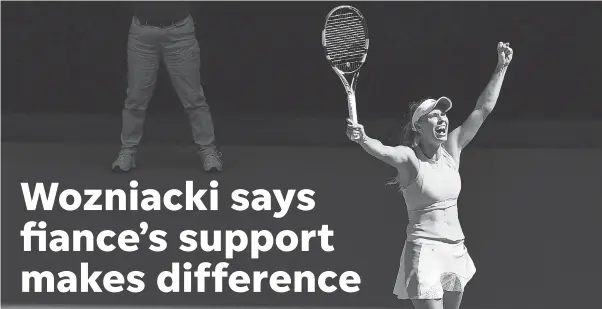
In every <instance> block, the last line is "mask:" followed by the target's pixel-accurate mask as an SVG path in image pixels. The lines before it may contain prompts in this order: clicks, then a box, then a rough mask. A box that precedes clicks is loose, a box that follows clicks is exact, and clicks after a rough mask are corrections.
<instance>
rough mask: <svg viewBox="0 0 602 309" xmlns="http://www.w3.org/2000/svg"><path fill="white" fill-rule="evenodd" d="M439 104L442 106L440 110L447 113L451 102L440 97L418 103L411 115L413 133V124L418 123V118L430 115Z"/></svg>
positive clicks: (414, 127) (414, 128)
mask: <svg viewBox="0 0 602 309" xmlns="http://www.w3.org/2000/svg"><path fill="white" fill-rule="evenodd" d="M439 104H442V105H443V106H442V108H441V109H442V110H443V111H444V112H447V111H449V110H450V109H451V108H452V102H451V100H450V99H449V98H447V97H440V98H439V99H437V100H434V99H428V100H424V102H422V103H420V105H419V106H418V107H417V108H416V110H415V111H414V114H413V115H412V129H413V130H414V131H416V126H415V124H416V122H418V120H419V119H420V117H422V116H424V115H426V114H428V113H430V112H431V111H432V110H433V109H435V107H437V106H438V105H439Z"/></svg>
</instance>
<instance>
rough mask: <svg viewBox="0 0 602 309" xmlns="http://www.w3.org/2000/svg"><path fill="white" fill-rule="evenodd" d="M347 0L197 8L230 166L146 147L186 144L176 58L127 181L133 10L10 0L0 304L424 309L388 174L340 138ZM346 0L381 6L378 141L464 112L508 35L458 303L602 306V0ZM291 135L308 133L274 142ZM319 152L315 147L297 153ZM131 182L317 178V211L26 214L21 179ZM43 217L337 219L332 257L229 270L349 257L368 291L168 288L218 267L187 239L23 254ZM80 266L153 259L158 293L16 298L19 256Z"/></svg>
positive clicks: (300, 225)
mask: <svg viewBox="0 0 602 309" xmlns="http://www.w3.org/2000/svg"><path fill="white" fill-rule="evenodd" d="M339 4H342V3H338V2H337V3H327V2H324V3H321V2H304V3H301V2H298V3H296V2H262V3H260V2H255V3H252V2H240V3H237V2H203V3H195V7H196V8H197V11H196V12H195V14H194V17H195V21H196V24H197V37H198V38H199V40H200V44H201V51H202V55H201V57H202V59H203V65H202V68H201V73H202V76H203V80H204V82H203V85H204V87H205V91H206V93H207V96H208V99H209V104H210V105H211V108H212V111H213V115H214V118H215V119H216V128H217V133H218V141H222V143H221V144H223V145H225V146H224V147H223V150H224V153H225V155H226V159H227V161H226V162H227V164H228V165H227V172H226V173H224V174H221V175H216V176H211V175H205V174H203V173H202V172H199V171H198V169H193V168H192V167H196V166H197V165H198V161H197V160H196V158H194V156H193V155H192V151H189V150H191V149H187V148H186V147H185V146H183V148H180V147H173V148H172V146H171V145H170V144H166V143H161V144H156V143H153V142H157V141H160V142H165V141H167V142H172V143H173V142H174V141H183V140H186V141H187V142H188V143H190V141H189V134H187V132H186V130H187V129H186V124H185V121H182V120H183V119H185V116H184V115H183V113H182V108H181V105H180V104H179V102H178V100H177V97H176V96H175V93H174V92H173V90H172V88H171V84H170V82H169V79H168V77H167V75H166V74H165V71H164V70H163V69H162V72H160V76H159V84H158V86H157V90H156V92H155V96H154V98H153V100H152V102H151V107H150V111H149V112H150V113H151V115H152V116H153V117H151V118H150V119H149V126H148V127H147V130H146V135H147V136H148V138H147V137H146V136H145V141H146V142H148V143H145V144H144V145H143V146H142V147H141V150H143V151H141V153H144V156H141V159H140V160H141V161H140V162H139V163H140V166H141V168H140V169H139V170H138V171H136V173H134V174H131V175H126V176H122V177H116V176H115V175H111V174H110V173H109V171H108V166H109V164H110V163H111V162H112V159H114V156H115V155H116V151H117V148H118V142H119V129H120V128H119V125H120V123H119V121H120V118H119V117H120V112H121V108H122V105H123V101H124V99H125V88H126V83H125V82H126V76H125V74H126V62H125V55H126V49H125V43H126V41H127V30H128V27H129V24H130V21H131V14H130V12H129V5H128V4H127V3H123V2H104V3H100V2H86V3H83V2H81V3H77V2H61V3H58V2H57V3H47V2H10V3H2V36H3V40H2V42H3V43H4V44H3V45H2V64H3V65H2V77H3V78H2V195H1V197H2V206H3V207H2V212H3V216H2V226H3V228H2V243H3V245H2V250H3V255H2V286H3V289H2V292H3V293H2V294H3V299H2V304H3V305H5V304H15V303H18V304H61V303H62V304H65V303H70V304H73V303H76V304H132V305H133V304H136V305H174V304H178V305H289V306H386V307H399V306H400V305H405V306H407V305H409V302H400V301H397V300H396V299H395V296H394V295H392V293H391V292H392V289H393V284H394V280H395V275H396V273H397V269H398V268H397V267H398V263H399V255H400V253H401V246H402V243H403V240H404V233H405V230H404V229H405V222H407V215H406V214H405V206H404V204H403V200H402V199H400V197H399V195H398V194H397V193H396V192H395V190H394V189H392V188H387V187H385V186H384V182H385V180H386V179H387V178H388V177H390V176H392V175H393V173H392V171H391V170H390V169H389V168H388V167H386V166H384V165H383V164H382V163H380V162H377V161H375V160H374V159H372V158H371V157H369V156H368V155H366V154H365V153H363V151H362V150H361V149H359V148H357V147H355V146H354V145H352V144H350V143H349V142H348V141H347V140H346V138H345V136H344V134H343V132H344V124H345V122H344V118H345V117H346V114H347V106H346V100H345V96H344V91H343V87H342V85H341V84H340V81H339V80H338V77H336V75H335V74H334V72H332V70H331V69H330V68H329V66H328V65H327V63H326V61H325V59H324V56H323V52H322V48H321V45H320V31H321V30H322V25H323V21H324V17H325V15H326V13H327V12H328V11H329V10H330V9H331V8H332V7H334V6H335V5H339ZM352 4H353V5H355V6H356V7H358V8H359V9H360V10H361V11H362V13H363V14H364V15H365V16H366V18H367V20H368V25H369V29H370V37H371V48H370V52H369V55H368V62H367V64H366V65H365V66H364V67H363V68H362V75H361V77H360V81H359V84H358V93H357V97H358V109H359V117H360V120H361V121H362V122H363V123H364V124H365V125H366V127H367V129H368V132H374V133H373V134H374V135H375V136H378V137H380V136H383V137H384V136H386V131H387V129H388V128H386V127H387V126H389V125H391V126H393V127H397V126H398V123H397V122H396V121H397V120H399V118H401V117H402V116H403V113H404V112H405V107H406V106H407V105H406V103H407V102H408V101H413V100H417V99H420V98H422V97H425V96H433V97H435V96H441V95H446V96H449V97H450V98H451V99H452V100H453V101H454V103H455V105H454V111H453V112H452V114H451V115H450V117H451V119H452V122H453V123H455V124H457V123H458V121H461V120H462V119H464V117H466V115H467V114H468V113H469V112H470V110H471V109H472V108H473V107H474V103H475V102H476V99H477V97H478V95H479V94H480V92H481V91H482V89H483V88H484V86H485V84H486V83H487V80H488V78H489V77H490V75H491V73H492V71H493V69H494V67H495V64H496V61H497V59H496V51H495V48H496V44H497V42H498V41H505V42H506V41H507V42H510V43H511V46H512V47H513V49H514V51H515V57H514V60H513V62H512V64H511V67H510V69H509V71H508V73H507V75H506V81H505V83H504V87H503V90H502V95H501V97H500V100H499V104H498V106H497V107H496V110H495V112H494V113H493V114H492V115H491V117H490V118H489V120H488V122H487V124H486V125H485V126H484V127H483V129H482V130H481V132H480V134H479V136H478V138H477V139H475V141H474V142H473V143H472V144H471V147H470V148H469V149H467V150H466V151H465V153H464V154H463V163H462V168H461V169H462V171H461V172H462V176H463V193H462V196H461V200H460V203H461V205H460V208H461V210H460V212H461V213H460V216H461V220H462V224H463V227H464V230H465V234H466V235H467V246H468V248H469V252H470V253H471V255H472V256H473V259H474V260H475V264H476V266H477V275H476V276H475V278H474V280H473V281H472V283H471V285H470V289H469V290H468V291H467V294H466V297H465V304H466V305H468V306H478V307H480V308H483V307H488V308H504V307H511V308H533V307H539V306H540V305H541V306H543V307H545V308H576V307H588V306H589V307H591V306H590V304H591V302H593V301H595V300H596V298H595V295H597V293H598V292H599V291H600V288H601V286H600V280H599V278H600V274H601V269H600V262H599V261H600V260H602V248H601V243H602V242H601V241H600V234H601V231H600V224H599V221H600V218H601V214H600V209H601V207H600V206H601V202H600V201H601V200H602V196H601V192H602V177H601V176H600V175H602V164H601V163H600V160H599V158H600V157H602V154H601V153H600V150H599V149H595V148H597V147H600V145H602V143H601V139H600V138H599V133H600V132H602V126H601V125H600V121H599V120H600V112H602V108H601V107H600V101H599V99H598V93H597V92H598V91H597V90H598V89H599V85H601V84H602V77H601V75H602V74H600V73H601V72H602V60H601V58H600V56H599V55H600V54H601V52H602V40H601V39H600V30H599V29H602V9H601V6H600V3H594V2H589V3H586V2H582V3H575V2H572V3H568V2H563V3H561V2H547V3H544V2H490V3H489V2H488V3H485V2H463V3H457V2H454V3H448V2H437V3H435V2H412V3H410V2H403V3H402V2H370V3H369V2H362V3H352ZM383 123H384V125H383ZM168 127H170V128H172V129H166V128H168ZM173 128H175V129H173ZM308 132H309V133H308ZM81 141H86V142H87V143H81ZM109 141H110V144H107V142H109ZM57 142H63V143H57ZM64 142H78V143H64ZM168 145H169V146H168ZM241 145H244V146H241ZM284 145H287V146H290V145H294V146H295V147H274V146H284ZM307 145H319V146H322V147H300V146H307ZM334 145H344V146H345V147H331V146H334ZM349 147H353V148H349ZM510 148H514V149H510ZM131 179H136V180H138V181H139V182H140V183H141V187H152V188H157V189H159V190H165V189H167V188H182V186H183V184H184V181H185V180H191V179H192V180H195V181H196V182H197V183H198V186H200V187H202V186H206V185H207V184H208V183H209V181H210V180H211V179H217V180H219V181H220V183H221V186H220V189H221V191H222V192H223V194H225V197H227V194H228V193H229V192H230V191H231V190H232V189H234V188H239V187H242V188H249V189H254V188H282V189H287V188H297V189H298V188H311V189H314V190H315V191H316V192H318V195H317V196H316V200H317V201H318V205H317V207H316V210H315V211H313V212H311V213H308V214H301V213H291V214H289V215H288V216H287V217H286V218H285V219H282V220H275V219H272V218H270V217H269V215H260V214H259V215H250V214H246V213H243V214H233V213H231V212H227V211H225V212H220V213H218V214H213V215H206V214H194V215H190V214H185V213H180V214H174V213H162V214H161V215H157V214H131V213H128V214H124V213H119V212H112V213H110V212H109V213H82V212H74V213H63V212H60V211H56V212H52V213H41V212H36V213H26V212H25V211H24V205H23V200H22V195H21V191H20V186H19V183H20V182H29V183H34V182H38V181H43V182H51V181H58V182H59V183H60V184H61V187H62V188H68V187H69V188H74V189H83V188H115V187H117V188H121V187H126V186H127V184H128V182H129V181H130V180H131ZM42 219H44V220H45V221H46V222H48V224H49V229H51V228H59V227H62V228H64V229H83V228H87V229H91V230H93V231H99V230H100V229H105V228H109V227H111V228H113V229H115V230H122V229H128V228H133V227H135V226H137V225H138V224H139V222H140V221H142V220H147V221H148V222H150V223H151V228H153V227H154V228H163V229H165V230H167V231H168V232H170V234H172V235H175V233H176V232H178V231H180V230H182V229H201V228H206V229H210V228H220V229H226V228H241V229H246V230H250V229H260V228H266V229H271V230H274V231H275V230H282V229H286V228H288V229H311V228H318V227H319V225H321V224H329V225H330V226H331V227H332V228H333V229H335V238H334V239H335V241H336V243H335V248H336V251H335V252H334V253H331V254H324V253H320V252H312V253H307V254H290V253H289V254H278V253H270V254H266V256H265V257H264V258H263V259H261V260H259V261H253V262H251V261H248V260H245V259H240V260H237V261H236V262H235V263H233V264H235V266H236V267H239V268H241V269H244V270H247V271H249V272H250V271H251V270H256V269H257V270H259V269H265V270H270V271H274V270H278V269H283V270H287V271H294V270H303V269H310V270H313V271H315V272H321V271H324V270H326V269H332V270H335V271H338V272H342V271H345V270H355V271H357V272H358V273H360V275H361V276H362V280H363V284H362V290H361V292H360V293H357V294H352V295H345V294H341V293H335V294H333V295H324V294H319V293H316V294H314V295H307V294H283V295H277V294H275V293H262V294H244V295H235V294H234V293H223V294H202V295H199V294H196V293H180V294H173V295H162V294H160V293H158V292H156V291H154V290H153V289H152V286H153V282H152V277H153V274H155V273H157V272H158V271H160V270H163V269H167V267H169V263H170V262H172V261H181V262H185V261H191V262H193V264H196V263H198V262H201V261H212V262H218V261H220V260H221V259H220V258H219V256H215V255H196V254H181V253H178V252H177V251H176V250H175V248H174V247H172V249H171V250H168V252H165V253H162V254H154V255H149V254H147V253H146V252H145V251H141V252H140V253H135V254H117V253H116V254H86V253H78V254H74V253H71V254H39V253H38V254H32V253H23V252H22V247H21V244H22V239H21V237H19V234H18V232H19V230H20V229H21V228H22V227H23V224H24V223H25V222H26V221H29V220H42ZM400 222H401V223H400ZM174 240H176V239H174ZM83 260H88V261H89V262H90V263H91V265H92V267H94V268H96V269H97V270H105V271H108V270H114V269H118V270H120V269H121V270H124V271H125V270H128V269H132V268H134V267H136V266H137V265H138V266H139V267H136V268H141V269H144V270H145V271H146V272H147V274H149V277H148V279H147V289H146V292H145V293H142V294H139V295H131V294H119V295H110V294H106V293H103V294H93V293H89V294H78V295H61V294H59V293H53V294H25V293H19V290H20V283H21V282H20V273H19V272H20V271H21V270H24V269H36V268H37V269H49V270H53V271H55V272H58V271H61V270H66V269H71V270H77V269H78V268H79V263H80V262H81V261H83ZM231 267H233V266H231ZM326 296H329V297H328V298H327V297H326Z"/></svg>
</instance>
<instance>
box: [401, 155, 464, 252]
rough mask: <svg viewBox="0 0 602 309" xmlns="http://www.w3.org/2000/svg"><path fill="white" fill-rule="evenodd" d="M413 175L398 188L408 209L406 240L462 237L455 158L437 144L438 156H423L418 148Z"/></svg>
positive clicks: (456, 238) (456, 239)
mask: <svg viewBox="0 0 602 309" xmlns="http://www.w3.org/2000/svg"><path fill="white" fill-rule="evenodd" d="M414 151H415V152H416V156H417V158H418V162H419V163H418V173H417V175H416V178H415V179H414V180H413V181H412V182H411V183H410V184H409V185H408V186H406V187H404V188H402V189H401V190H402V193H403V197H404V199H405V202H406V206H407V210H408V219H409V224H408V227H407V230H406V232H407V236H408V241H414V240H416V239H419V238H425V239H432V240H439V241H444V242H458V241H461V240H463V239H464V234H463V232H462V228H461V227H460V222H459V218H458V207H457V202H458V197H459V195H460V191H461V190H462V181H461V178H460V173H459V171H458V165H457V163H456V160H455V159H454V158H453V157H452V156H451V155H450V154H449V153H448V152H447V151H446V150H445V148H444V147H439V150H438V151H439V153H440V156H439V159H438V160H436V161H435V160H431V159H429V158H427V157H426V156H425V155H424V154H423V153H422V151H421V150H420V148H419V147H416V148H414Z"/></svg>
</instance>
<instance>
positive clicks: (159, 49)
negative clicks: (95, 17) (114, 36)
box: [121, 16, 215, 148]
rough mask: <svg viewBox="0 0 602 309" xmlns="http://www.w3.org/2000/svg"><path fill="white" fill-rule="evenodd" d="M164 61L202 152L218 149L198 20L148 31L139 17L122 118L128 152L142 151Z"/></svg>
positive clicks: (130, 45)
mask: <svg viewBox="0 0 602 309" xmlns="http://www.w3.org/2000/svg"><path fill="white" fill-rule="evenodd" d="M161 60H163V61H164V63H165V66H166V68H167V72H168V73H169V76H170V79H171V82H172V85H173V87H174V89H175V92H176V93H177V95H178V98H179V99H180V101H181V103H182V105H183V107H184V110H185V112H186V114H187V115H188V120H189V122H190V126H191V129H192V138H193V140H194V142H195V143H196V144H197V145H199V146H200V147H211V146H214V143H215V132H214V127H213V120H212V117H211V112H210V110H209V105H208V104H207V99H206V98H205V93H204V91H203V86H202V85H201V75H200V66H201V60H200V48H199V43H198V40H197V39H196V34H195V25H194V20H193V19H192V17H191V16H188V17H187V18H185V19H184V20H182V21H180V22H177V23H174V24H173V25H171V26H168V27H153V26H146V25H142V24H141V23H140V21H139V20H138V19H137V18H136V17H134V18H132V23H131V25H130V30H129V35H128V42H127V63H128V76H127V80H128V87H127V91H126V99H125V106H124V108H123V112H122V130H121V145H122V148H136V146H137V145H138V144H139V143H140V140H141V139H142V135H143V127H144V120H145V118H146V111H147V109H148V105H149V102H150V100H151V98H152V96H153V93H154V90H155V84H156V82H157V73H158V71H159V65H160V63H161Z"/></svg>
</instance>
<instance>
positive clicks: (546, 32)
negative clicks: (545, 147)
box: [2, 1, 602, 120]
mask: <svg viewBox="0 0 602 309" xmlns="http://www.w3.org/2000/svg"><path fill="white" fill-rule="evenodd" d="M339 4H341V3H338V2H337V3H328V2H323V3H322V2H291V1H286V2H271V1H269V2H230V1H227V2H198V3H195V4H194V7H195V9H196V11H195V14H194V17H195V21H196V28H197V37H198V39H199V41H200V44H201V51H202V60H203V64H202V69H201V71H202V76H203V80H204V81H203V83H204V87H205V89H206V92H207V96H208V99H209V103H210V105H211V108H212V110H213V111H214V114H215V115H216V117H222V116H224V117H225V116H230V115H248V114H249V113H253V114H269V115H274V116H282V115H295V116H299V115H311V116H319V117H324V116H336V117H341V115H344V114H345V113H346V105H345V103H344V102H345V100H344V91H343V88H342V85H341V84H340V81H338V78H337V77H336V75H335V74H334V72H332V70H331V69H330V68H329V66H328V65H327V63H326V60H325V59H324V55H323V51H322V47H321V44H320V32H321V30H322V27H323V23H324V18H325V14H326V13H327V12H328V11H329V10H330V9H331V8H332V7H334V6H335V5H339ZM353 4H354V5H356V6H357V7H358V8H359V9H360V10H361V11H362V12H363V13H364V15H365V16H366V18H367V21H368V26H369V30H370V38H371V48H370V51H369V55H368V62H367V63H366V65H365V67H364V68H362V72H361V77H360V81H359V84H358V89H357V96H358V109H359V112H360V113H361V114H360V116H361V117H363V118H375V117H376V118H378V117H389V116H391V115H392V114H393V115H394V114H402V113H403V112H405V108H406V106H407V104H406V103H407V102H409V101H413V100H418V99H420V98H422V97H425V96H441V95H446V96H449V97H450V98H452V100H453V101H454V102H455V103H456V106H455V108H456V112H455V113H454V114H455V115H460V116H458V117H461V118H463V117H464V116H465V114H467V113H468V112H469V111H470V110H471V109H472V108H473V107H474V102H475V101H476V99H477V97H478V95H479V94H480V92H481V90H482V89H483V87H484V86H485V84H486V82H487V79H488V78H489V77H490V74H491V73H492V71H493V68H494V67H495V64H496V61H497V59H496V44H497V42H498V41H504V42H510V43H511V46H512V47H513V48H514V50H515V57H514V60H513V62H512V66H511V69H510V70H509V71H508V74H507V80H506V83H505V86H504V91H503V95H502V98H503V102H504V104H500V105H499V107H498V108H497V109H496V112H495V114H494V115H493V116H492V118H493V119H512V120H515V119H517V118H521V119H525V118H526V119H547V120H550V119H562V120H565V119H598V118H599V117H600V112H601V111H602V108H600V107H599V106H600V105H599V104H592V103H591V101H592V100H593V101H596V100H597V99H596V98H597V89H596V88H597V87H598V86H599V85H601V84H602V74H600V73H601V72H602V57H600V54H602V40H600V30H599V29H602V9H601V6H600V3H599V2H581V3H575V2H571V3H569V2H539V1H538V2H493V3H490V2H473V1H470V2H463V3H458V2H431V1H429V2H390V1H386V2H360V3H353ZM130 22H131V13H130V8H129V3H127V2H92V3H90V2H8V3H3V4H2V41H3V42H4V44H3V47H2V63H3V65H2V75H3V76H4V77H5V78H4V79H3V82H2V88H3V92H2V112H3V113H7V112H11V113H34V112H35V113H111V114H119V113H120V110H121V108H122V104H123V101H124V99H125V87H126V83H125V82H126V75H125V74H126V62H125V56H126V48H125V44H126V41H127V33H128V27H129V25H130ZM162 73H165V72H164V70H163V72H162ZM341 102H342V103H341ZM150 110H151V112H153V113H163V112H180V111H181V106H180V104H179V102H178V100H177V98H176V96H175V94H174V92H173V90H172V87H171V84H170V82H169V78H168V77H167V75H165V74H160V81H159V84H158V87H157V90H156V96H155V99H154V100H153V101H152V102H151V108H150ZM343 117H344V116H343Z"/></svg>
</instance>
